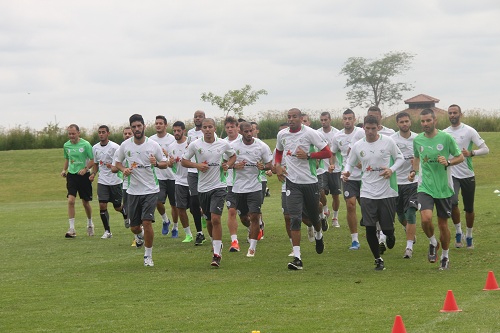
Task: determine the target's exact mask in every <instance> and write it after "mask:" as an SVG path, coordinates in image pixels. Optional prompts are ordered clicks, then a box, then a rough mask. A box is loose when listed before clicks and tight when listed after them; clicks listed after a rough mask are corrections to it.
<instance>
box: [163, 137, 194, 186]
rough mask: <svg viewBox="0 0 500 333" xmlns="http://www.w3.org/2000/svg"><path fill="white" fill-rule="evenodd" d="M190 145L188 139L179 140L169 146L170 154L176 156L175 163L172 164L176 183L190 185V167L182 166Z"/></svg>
mask: <svg viewBox="0 0 500 333" xmlns="http://www.w3.org/2000/svg"><path fill="white" fill-rule="evenodd" d="M187 147H188V142H187V140H186V141H184V142H183V143H178V142H177V141H175V142H173V143H171V144H170V145H169V146H168V151H169V154H170V156H172V157H173V158H174V165H173V166H172V172H173V174H174V176H175V184H176V185H182V186H189V184H188V180H187V177H188V168H185V167H183V166H182V163H181V162H182V156H183V155H184V152H185V151H186V149H187Z"/></svg>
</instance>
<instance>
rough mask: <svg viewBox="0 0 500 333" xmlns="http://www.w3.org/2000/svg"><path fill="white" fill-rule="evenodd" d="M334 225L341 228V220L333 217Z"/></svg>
mask: <svg viewBox="0 0 500 333" xmlns="http://www.w3.org/2000/svg"><path fill="white" fill-rule="evenodd" d="M332 227H334V228H340V224H339V220H338V219H336V218H335V217H334V218H333V219H332Z"/></svg>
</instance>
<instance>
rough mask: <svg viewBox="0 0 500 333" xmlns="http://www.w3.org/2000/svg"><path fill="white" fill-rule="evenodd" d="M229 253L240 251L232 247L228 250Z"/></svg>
mask: <svg viewBox="0 0 500 333" xmlns="http://www.w3.org/2000/svg"><path fill="white" fill-rule="evenodd" d="M229 252H240V249H237V248H235V247H232V248H230V249H229Z"/></svg>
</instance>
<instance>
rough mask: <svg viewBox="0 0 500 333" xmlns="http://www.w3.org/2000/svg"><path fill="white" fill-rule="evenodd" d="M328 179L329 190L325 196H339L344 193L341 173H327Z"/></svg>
mask: <svg viewBox="0 0 500 333" xmlns="http://www.w3.org/2000/svg"><path fill="white" fill-rule="evenodd" d="M325 175H326V179H327V181H328V185H327V187H328V188H327V189H326V190H325V194H331V195H339V194H341V193H342V189H341V185H340V184H341V182H342V180H341V179H340V172H331V173H330V172H326V173H325Z"/></svg>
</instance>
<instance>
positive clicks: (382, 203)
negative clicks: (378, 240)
mask: <svg viewBox="0 0 500 333" xmlns="http://www.w3.org/2000/svg"><path fill="white" fill-rule="evenodd" d="M360 205H361V215H362V216H363V225H364V226H365V227H375V226H376V223H377V222H379V223H380V228H381V229H382V230H394V217H395V215H396V197H394V198H383V199H368V198H363V197H361V199H360Z"/></svg>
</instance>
